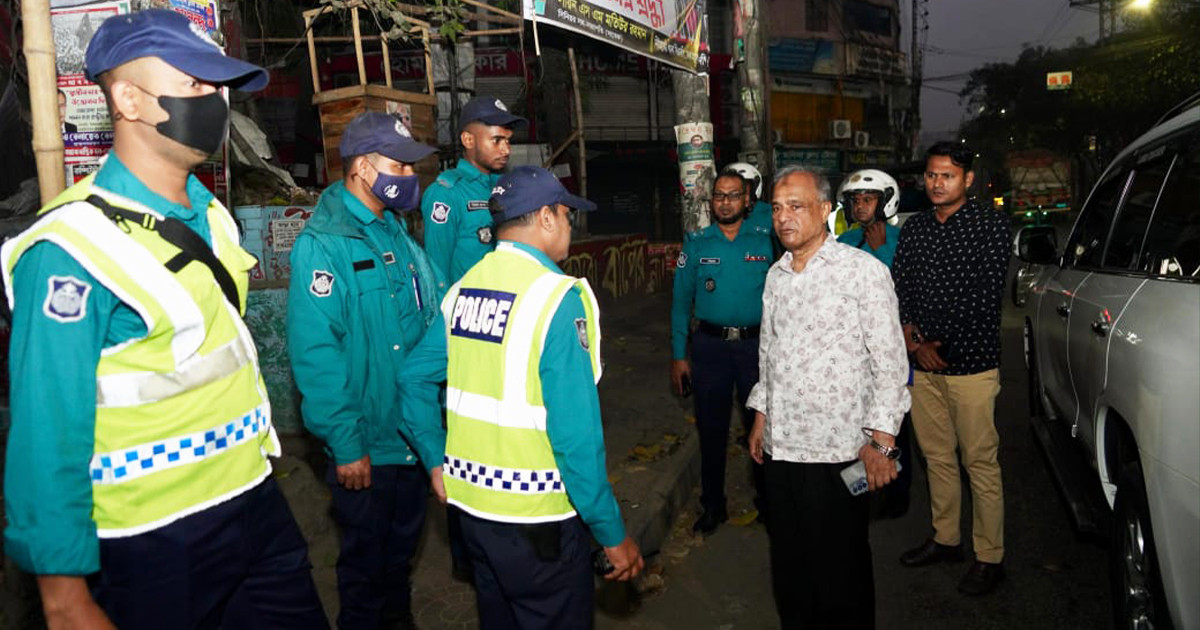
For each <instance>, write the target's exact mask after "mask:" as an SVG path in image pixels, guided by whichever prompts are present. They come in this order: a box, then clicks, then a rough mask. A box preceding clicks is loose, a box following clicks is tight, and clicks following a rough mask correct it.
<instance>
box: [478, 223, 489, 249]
mask: <svg viewBox="0 0 1200 630" xmlns="http://www.w3.org/2000/svg"><path fill="white" fill-rule="evenodd" d="M475 236H476V237H478V238H479V242H480V243H483V244H484V245H491V243H492V226H490V225H485V226H483V227H481V228H479V229H478V230H476V231H475Z"/></svg>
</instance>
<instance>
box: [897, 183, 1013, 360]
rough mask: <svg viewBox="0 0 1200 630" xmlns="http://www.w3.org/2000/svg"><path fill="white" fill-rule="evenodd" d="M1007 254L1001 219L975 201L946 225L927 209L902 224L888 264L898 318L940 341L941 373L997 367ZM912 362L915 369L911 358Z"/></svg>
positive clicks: (1004, 223) (1004, 219)
mask: <svg viewBox="0 0 1200 630" xmlns="http://www.w3.org/2000/svg"><path fill="white" fill-rule="evenodd" d="M1008 258H1009V227H1008V216H1007V215H1005V214H1004V213H1003V212H998V211H995V210H991V209H985V208H983V207H981V206H980V205H979V204H978V203H977V202H976V201H975V200H974V199H969V200H968V201H967V203H966V204H965V205H963V207H962V208H959V209H958V211H957V212H955V213H954V214H952V215H950V218H949V219H947V220H946V222H945V223H939V222H938V220H937V218H936V217H935V215H934V213H933V212H932V211H930V212H922V213H919V214H917V215H914V216H912V217H911V218H909V219H908V221H906V222H905V223H904V227H903V229H902V230H901V231H900V244H899V246H898V247H897V248H896V261H895V263H893V265H892V278H893V280H894V281H895V283H896V295H897V297H899V299H900V322H901V323H902V324H915V325H916V326H917V328H918V329H919V330H920V331H921V334H922V335H924V337H925V340H926V341H941V342H942V347H941V348H940V349H939V350H940V352H941V354H942V358H943V359H944V360H945V361H946V363H948V364H950V367H948V368H946V369H945V370H942V371H941V372H939V373H940V374H949V375H964V374H978V373H980V372H985V371H987V370H991V369H993V368H996V367H999V365H1000V306H1001V302H1002V301H1003V299H1004V277H1005V274H1006V273H1007V271H1008ZM913 367H914V368H916V369H921V368H920V366H919V365H917V364H916V362H915V361H914V362H913Z"/></svg>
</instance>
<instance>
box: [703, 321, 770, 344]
mask: <svg viewBox="0 0 1200 630" xmlns="http://www.w3.org/2000/svg"><path fill="white" fill-rule="evenodd" d="M759 328H760V327H759V326H718V325H716V324H710V323H708V322H706V321H703V320H701V321H700V324H699V326H697V327H696V329H697V330H699V331H700V332H702V333H704V334H706V335H712V336H713V337H719V338H721V339H724V340H725V341H738V340H739V339H757V338H758V330H759Z"/></svg>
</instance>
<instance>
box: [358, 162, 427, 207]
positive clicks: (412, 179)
mask: <svg viewBox="0 0 1200 630" xmlns="http://www.w3.org/2000/svg"><path fill="white" fill-rule="evenodd" d="M367 163H368V164H371V163H370V162H367ZM371 168H373V169H375V173H376V175H377V177H375V183H374V184H371V194H373V195H375V198H376V199H379V201H382V202H383V205H384V207H385V208H389V209H392V210H408V209H409V208H415V207H416V206H417V204H418V203H420V202H421V182H420V181H419V180H418V179H417V176H416V175H392V174H390V173H384V172H381V171H380V170H379V169H377V168H375V165H374V164H371Z"/></svg>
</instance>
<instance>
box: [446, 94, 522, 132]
mask: <svg viewBox="0 0 1200 630" xmlns="http://www.w3.org/2000/svg"><path fill="white" fill-rule="evenodd" d="M476 120H478V121H479V122H481V123H484V124H486V125H494V126H497V127H509V126H512V125H524V124H525V123H526V122H528V121H526V120H525V119H524V118H521V117H520V116H516V115H513V114H510V113H509V112H508V108H507V107H505V106H504V101H502V100H500V99H498V98H496V97H494V96H476V97H475V98H473V99H471V100H469V101H467V104H466V105H463V108H462V112H461V113H459V115H458V130H459V131H460V132H461V131H462V130H463V129H466V128H467V125H469V124H471V123H473V122H475V121H476Z"/></svg>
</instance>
